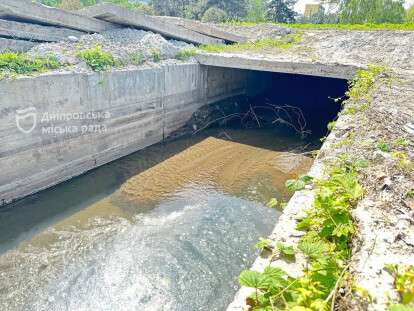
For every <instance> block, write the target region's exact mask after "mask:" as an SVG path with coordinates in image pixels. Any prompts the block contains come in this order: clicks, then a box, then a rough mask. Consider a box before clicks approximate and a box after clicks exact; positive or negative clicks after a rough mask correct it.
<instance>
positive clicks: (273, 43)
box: [200, 33, 302, 53]
mask: <svg viewBox="0 0 414 311" xmlns="http://www.w3.org/2000/svg"><path fill="white" fill-rule="evenodd" d="M301 40H302V35H301V34H300V33H295V34H289V35H286V36H283V37H281V38H278V39H273V38H269V39H260V40H257V41H251V42H242V43H237V44H233V45H225V44H210V45H204V46H202V47H201V48H200V49H201V50H202V51H205V52H212V53H221V52H223V53H225V52H240V51H260V50H265V49H289V48H291V47H292V46H294V45H295V44H298V43H299V42H300V41H301Z"/></svg>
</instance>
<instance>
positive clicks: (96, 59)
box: [76, 45, 117, 71]
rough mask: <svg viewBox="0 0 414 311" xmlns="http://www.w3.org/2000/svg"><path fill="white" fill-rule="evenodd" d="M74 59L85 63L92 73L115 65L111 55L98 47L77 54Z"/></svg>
mask: <svg viewBox="0 0 414 311" xmlns="http://www.w3.org/2000/svg"><path fill="white" fill-rule="evenodd" d="M76 57H78V58H79V59H81V60H83V61H85V62H86V64H87V65H88V66H89V67H90V68H91V69H92V70H93V71H105V70H108V69H110V68H112V67H115V66H116V65H117V62H116V61H115V58H114V57H113V55H112V54H111V53H109V52H106V51H104V50H103V49H102V47H101V46H99V45H97V46H95V47H93V48H89V49H86V50H83V51H79V52H77V53H76Z"/></svg>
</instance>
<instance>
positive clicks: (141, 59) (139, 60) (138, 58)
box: [129, 52, 145, 66]
mask: <svg viewBox="0 0 414 311" xmlns="http://www.w3.org/2000/svg"><path fill="white" fill-rule="evenodd" d="M129 61H130V62H131V64H133V65H136V66H139V65H142V64H143V63H145V55H144V53H142V52H135V53H132V54H130V55H129Z"/></svg>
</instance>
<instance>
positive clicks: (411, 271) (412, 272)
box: [386, 265, 414, 311]
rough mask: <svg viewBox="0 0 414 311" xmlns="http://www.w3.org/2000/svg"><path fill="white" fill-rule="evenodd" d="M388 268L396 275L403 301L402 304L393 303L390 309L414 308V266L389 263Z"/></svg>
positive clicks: (410, 310)
mask: <svg viewBox="0 0 414 311" xmlns="http://www.w3.org/2000/svg"><path fill="white" fill-rule="evenodd" d="M386 269H387V270H388V272H390V273H391V274H392V275H393V276H394V279H395V289H396V290H397V291H398V293H399V295H400V297H401V302H402V304H400V305H391V306H390V309H389V310H390V311H412V310H414V266H399V265H387V267H386Z"/></svg>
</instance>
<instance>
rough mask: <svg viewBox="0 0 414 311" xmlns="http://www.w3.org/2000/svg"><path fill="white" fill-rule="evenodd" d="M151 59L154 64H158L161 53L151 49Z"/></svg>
mask: <svg viewBox="0 0 414 311" xmlns="http://www.w3.org/2000/svg"><path fill="white" fill-rule="evenodd" d="M151 59H152V61H153V62H154V63H159V62H160V61H161V51H160V50H158V49H152V50H151Z"/></svg>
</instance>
